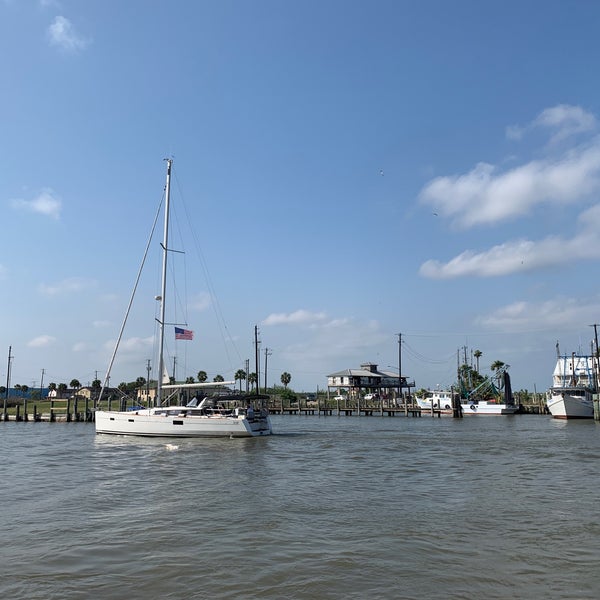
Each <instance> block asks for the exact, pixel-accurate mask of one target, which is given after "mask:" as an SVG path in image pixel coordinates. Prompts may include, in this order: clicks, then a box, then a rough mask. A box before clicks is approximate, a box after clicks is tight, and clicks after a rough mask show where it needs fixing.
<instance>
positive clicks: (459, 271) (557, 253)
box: [419, 204, 600, 279]
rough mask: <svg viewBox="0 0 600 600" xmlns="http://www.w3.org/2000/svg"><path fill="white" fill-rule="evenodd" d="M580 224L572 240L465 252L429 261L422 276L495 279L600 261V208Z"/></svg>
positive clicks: (550, 239)
mask: <svg viewBox="0 0 600 600" xmlns="http://www.w3.org/2000/svg"><path fill="white" fill-rule="evenodd" d="M578 220H579V224H580V230H579V232H578V233H577V234H576V235H575V236H574V237H573V238H571V239H567V238H565V237H560V236H548V237H546V238H544V239H543V240H540V241H531V240H514V241H510V242H506V243H504V244H499V245H497V246H494V247H492V248H490V249H489V250H486V251H484V252H473V251H472V250H466V251H465V252H462V253H461V254H459V255H458V256H455V257H454V258H453V259H451V260H450V261H448V262H446V263H443V262H440V261H437V260H428V261H426V262H425V263H423V264H422V265H421V268H420V270H419V272H420V274H421V275H422V276H424V277H429V278H432V279H451V278H455V277H465V276H478V277H494V276H500V275H509V274H511V273H516V272H525V271H533V270H536V269H540V268H546V267H551V266H555V265H565V264H570V263H573V262H574V261H577V260H594V259H600V204H599V205H596V206H593V207H591V208H589V209H588V210H586V211H584V212H583V213H582V214H581V215H580V216H579V219H578Z"/></svg>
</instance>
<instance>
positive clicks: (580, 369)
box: [547, 353, 597, 419]
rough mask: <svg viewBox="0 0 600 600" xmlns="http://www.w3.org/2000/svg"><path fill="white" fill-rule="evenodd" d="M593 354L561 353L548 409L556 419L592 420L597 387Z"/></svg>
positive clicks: (553, 376) (554, 373) (550, 391)
mask: <svg viewBox="0 0 600 600" xmlns="http://www.w3.org/2000/svg"><path fill="white" fill-rule="evenodd" d="M594 373H595V370H594V358H593V356H586V355H577V354H575V353H573V354H571V355H570V356H567V355H564V356H560V355H559V356H558V357H557V360H556V366H555V367H554V372H553V374H552V387H551V388H550V390H549V391H548V399H547V402H548V410H549V411H550V414H551V415H552V416H553V417H554V418H555V419H592V418H593V417H594V402H593V399H594V393H595V391H596V388H597V382H596V377H595V375H594Z"/></svg>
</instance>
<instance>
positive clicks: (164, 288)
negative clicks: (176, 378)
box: [154, 158, 173, 406]
mask: <svg viewBox="0 0 600 600" xmlns="http://www.w3.org/2000/svg"><path fill="white" fill-rule="evenodd" d="M166 160H167V183H166V185H165V224H164V232H163V243H162V250H163V260H162V276H161V290H160V316H159V321H158V331H159V340H158V348H159V350H158V376H157V380H156V397H155V399H154V405H155V406H160V403H161V401H162V377H163V372H164V364H165V363H164V356H163V354H164V347H165V294H166V292H167V252H168V248H169V202H170V196H171V165H172V164H173V159H171V158H167V159H166Z"/></svg>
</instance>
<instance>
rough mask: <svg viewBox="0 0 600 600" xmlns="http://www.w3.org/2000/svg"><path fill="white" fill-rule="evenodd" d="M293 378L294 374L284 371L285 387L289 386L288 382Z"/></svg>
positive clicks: (283, 381)
mask: <svg viewBox="0 0 600 600" xmlns="http://www.w3.org/2000/svg"><path fill="white" fill-rule="evenodd" d="M291 380H292V376H291V375H290V374H289V373H288V372H287V371H285V372H283V373H282V374H281V383H283V387H285V388H287V386H288V383H289V382H290V381H291Z"/></svg>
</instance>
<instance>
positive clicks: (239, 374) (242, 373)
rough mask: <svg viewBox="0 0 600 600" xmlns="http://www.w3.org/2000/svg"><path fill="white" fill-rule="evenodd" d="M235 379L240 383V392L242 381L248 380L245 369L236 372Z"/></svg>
mask: <svg viewBox="0 0 600 600" xmlns="http://www.w3.org/2000/svg"><path fill="white" fill-rule="evenodd" d="M234 379H235V380H236V381H239V382H240V392H241V391H242V381H243V380H245V379H246V371H244V369H238V370H237V371H236V372H235V375H234Z"/></svg>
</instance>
